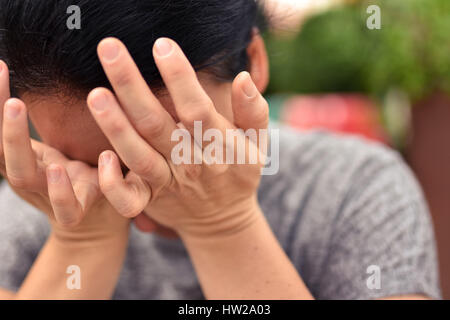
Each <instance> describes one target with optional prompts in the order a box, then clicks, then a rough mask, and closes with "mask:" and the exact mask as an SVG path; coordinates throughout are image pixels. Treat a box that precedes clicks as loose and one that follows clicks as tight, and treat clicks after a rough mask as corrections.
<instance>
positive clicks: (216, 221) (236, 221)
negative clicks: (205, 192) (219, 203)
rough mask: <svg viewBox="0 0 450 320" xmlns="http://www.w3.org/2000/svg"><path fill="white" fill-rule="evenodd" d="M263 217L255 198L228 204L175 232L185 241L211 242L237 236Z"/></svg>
mask: <svg viewBox="0 0 450 320" xmlns="http://www.w3.org/2000/svg"><path fill="white" fill-rule="evenodd" d="M264 219H265V218H264V214H263V213H262V210H261V208H260V206H259V204H258V201H257V199H256V198H255V199H252V200H251V201H249V202H248V203H247V204H241V205H239V206H230V207H229V208H227V210H226V211H224V212H219V213H217V214H212V215H211V217H210V218H209V219H208V220H207V219H203V220H202V221H201V222H200V223H195V224H194V223H193V224H191V225H184V226H183V228H180V229H179V230H177V232H178V234H179V235H180V237H181V239H182V240H183V241H184V242H185V243H186V242H189V243H205V242H207V243H210V244H212V243H214V242H215V241H222V240H229V239H232V238H233V237H239V236H240V235H241V234H242V233H245V232H247V230H249V229H252V228H254V226H255V225H257V224H259V223H260V222H261V220H264Z"/></svg>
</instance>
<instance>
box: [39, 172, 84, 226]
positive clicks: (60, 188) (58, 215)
mask: <svg viewBox="0 0 450 320" xmlns="http://www.w3.org/2000/svg"><path fill="white" fill-rule="evenodd" d="M47 183H48V195H49V198H50V203H51V205H52V208H53V213H54V215H55V219H56V221H57V222H58V223H59V224H60V225H61V226H63V227H66V228H72V227H75V226H77V225H78V224H79V223H80V222H81V220H82V219H83V216H84V213H83V210H82V208H81V205H80V203H79V202H78V200H77V198H76V196H75V192H74V191H73V187H72V183H71V182H70V179H69V176H68V174H67V172H66V170H65V169H64V167H63V166H61V165H58V164H51V165H50V166H48V167H47Z"/></svg>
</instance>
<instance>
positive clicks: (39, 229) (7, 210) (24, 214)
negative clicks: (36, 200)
mask: <svg viewBox="0 0 450 320" xmlns="http://www.w3.org/2000/svg"><path fill="white" fill-rule="evenodd" d="M49 230H50V228H49V225H48V223H47V219H46V217H45V215H44V214H43V213H41V212H39V211H38V210H37V209H35V208H34V207H32V206H31V205H29V204H27V203H26V202H25V201H23V200H22V199H20V198H19V197H18V196H17V195H16V194H15V193H14V192H13V191H12V189H11V188H10V187H9V185H8V184H7V183H5V182H2V183H0V288H2V289H6V290H9V291H13V292H15V291H17V290H18V289H19V288H20V286H21V284H22V282H23V280H24V279H25V277H26V275H27V273H28V271H29V270H30V268H31V266H32V265H33V262H34V260H35V259H36V257H37V255H38V254H39V251H40V250H41V248H42V246H43V245H44V243H45V241H46V239H47V237H48V234H49Z"/></svg>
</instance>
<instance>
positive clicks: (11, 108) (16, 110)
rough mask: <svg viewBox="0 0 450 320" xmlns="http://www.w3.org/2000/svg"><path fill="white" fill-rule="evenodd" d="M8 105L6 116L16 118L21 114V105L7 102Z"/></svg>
mask: <svg viewBox="0 0 450 320" xmlns="http://www.w3.org/2000/svg"><path fill="white" fill-rule="evenodd" d="M5 107H6V117H7V118H8V119H11V120H14V119H16V118H17V117H18V116H19V114H20V106H18V105H17V104H15V103H7V105H6V106H5Z"/></svg>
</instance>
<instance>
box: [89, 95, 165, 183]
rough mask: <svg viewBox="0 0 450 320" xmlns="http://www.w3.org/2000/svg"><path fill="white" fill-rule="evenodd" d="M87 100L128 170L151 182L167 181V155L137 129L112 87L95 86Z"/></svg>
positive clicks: (98, 122)
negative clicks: (155, 147)
mask: <svg viewBox="0 0 450 320" xmlns="http://www.w3.org/2000/svg"><path fill="white" fill-rule="evenodd" d="M87 101H88V105H89V108H90V110H91V113H92V115H93V116H94V118H95V120H96V121H97V124H98V125H99V126H100V128H101V129H102V131H103V133H104V134H105V135H106V137H107V138H108V140H109V142H110V143H111V144H112V146H113V147H114V149H115V151H116V152H117V153H118V155H119V156H120V158H121V159H122V161H123V162H124V163H125V164H126V166H127V167H128V168H129V169H130V170H132V171H133V172H134V173H136V174H138V175H139V176H141V177H143V178H144V179H146V180H147V181H149V182H151V183H152V184H157V185H165V184H166V183H168V182H169V181H170V177H171V173H170V169H169V166H168V164H167V162H166V159H165V158H164V157H163V156H162V155H161V154H160V153H158V152H157V151H155V150H154V149H153V148H152V147H151V146H150V145H149V144H148V143H147V142H146V141H145V140H144V139H143V138H142V137H141V136H140V135H139V134H138V133H137V132H136V130H135V129H134V128H133V126H132V125H131V124H130V122H129V120H128V119H127V117H126V115H125V114H124V112H123V110H122V109H121V108H120V106H119V103H118V101H117V100H116V98H115V97H114V95H113V94H112V93H111V91H109V90H107V89H104V88H98V89H95V90H93V91H92V92H91V93H90V94H89V97H88V100H87Z"/></svg>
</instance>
